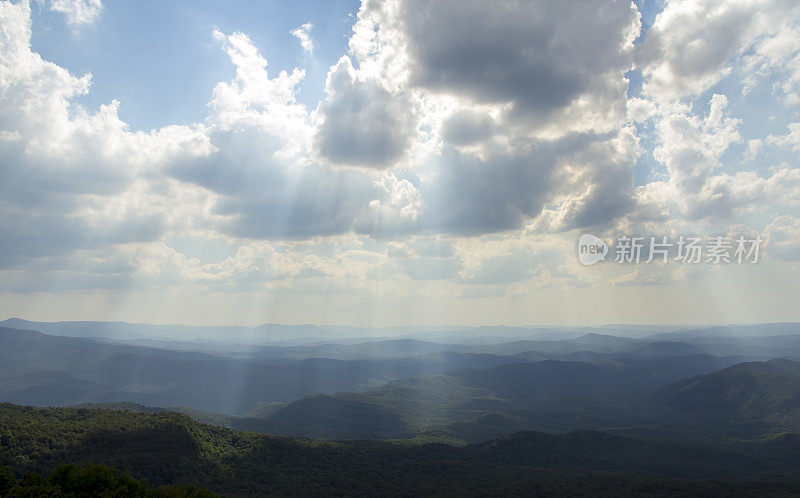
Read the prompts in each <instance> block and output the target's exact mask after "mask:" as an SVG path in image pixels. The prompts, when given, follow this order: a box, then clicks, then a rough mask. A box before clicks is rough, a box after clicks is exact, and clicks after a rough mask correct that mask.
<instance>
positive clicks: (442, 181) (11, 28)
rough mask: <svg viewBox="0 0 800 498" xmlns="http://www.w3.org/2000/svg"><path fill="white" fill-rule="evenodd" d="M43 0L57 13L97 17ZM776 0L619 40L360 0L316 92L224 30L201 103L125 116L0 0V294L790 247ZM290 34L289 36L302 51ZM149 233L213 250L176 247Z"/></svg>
mask: <svg viewBox="0 0 800 498" xmlns="http://www.w3.org/2000/svg"><path fill="white" fill-rule="evenodd" d="M51 5H52V8H53V10H57V11H59V12H62V13H64V14H65V16H66V17H67V22H68V24H69V25H70V26H73V27H74V26H79V25H82V24H86V23H89V22H92V21H93V20H94V19H96V18H97V16H98V15H99V13H100V12H101V9H102V5H101V4H100V2H99V1H91V0H81V1H72V2H70V1H66V0H57V1H54V2H53V3H52V4H51ZM799 9H800V8H799V7H797V6H796V5H794V3H792V2H782V1H774V2H773V1H771V2H761V3H760V5H756V4H754V3H752V2H746V1H739V0H731V1H728V2H703V1H699V0H679V1H675V2H668V3H667V4H666V5H665V7H664V10H663V12H662V13H661V14H659V15H658V16H657V18H656V20H655V24H654V25H653V26H650V27H649V28H648V29H647V30H646V31H645V33H644V34H643V35H642V36H641V38H640V39H639V40H638V41H637V42H636V43H637V45H634V40H637V37H639V34H640V28H641V26H640V16H639V13H638V12H637V10H636V8H635V6H634V5H632V4H631V3H629V2H605V1H599V0H598V1H596V2H595V1H590V2H588V3H586V4H583V5H582V6H581V8H575V7H574V6H573V5H567V4H564V3H539V2H527V1H508V2H502V3H487V2H478V1H474V2H472V1H466V2H464V1H459V2H455V1H449V0H444V1H425V0H408V1H405V2H401V1H397V0H380V1H379V0H369V1H366V2H364V4H363V5H362V6H361V9H360V10H359V13H358V17H357V20H356V23H355V25H354V26H353V32H352V36H351V37H350V40H349V44H348V52H347V53H346V54H342V55H341V57H340V58H339V59H338V61H337V62H336V63H335V64H334V65H333V66H331V67H330V68H329V70H328V72H327V78H326V81H325V87H324V96H323V98H322V100H321V101H320V102H319V103H315V104H313V105H308V104H306V103H303V102H300V101H298V98H297V93H298V87H299V86H300V85H301V84H302V83H303V82H304V80H305V78H306V73H305V71H304V70H303V69H301V68H295V69H292V70H287V71H273V70H272V69H271V66H270V65H269V61H268V58H267V55H269V54H267V53H264V54H262V52H261V51H260V50H259V47H257V46H256V45H255V44H254V43H253V41H252V40H251V38H250V37H248V36H247V34H245V33H241V32H237V31H233V32H222V31H218V30H215V31H214V32H213V33H212V35H211V36H212V38H213V40H214V41H215V43H216V44H217V46H218V47H219V49H221V50H222V51H224V52H225V54H227V56H228V57H229V58H230V61H231V63H232V65H233V68H234V70H235V73H234V74H233V75H232V76H223V77H220V82H219V83H217V84H216V85H215V86H214V87H213V88H210V89H209V93H210V95H209V99H208V106H207V109H208V111H207V115H206V116H205V118H204V119H202V120H200V121H199V122H196V123H193V124H191V125H185V126H184V125H172V126H165V127H162V128H160V129H157V130H152V131H149V132H136V131H131V129H130V127H129V126H128V125H127V124H126V123H125V122H124V121H123V120H122V119H121V117H120V103H119V102H118V101H115V100H111V101H109V102H107V103H105V104H104V105H102V106H99V107H98V108H95V109H86V108H84V107H82V106H81V105H79V102H80V97H82V96H85V95H86V94H87V93H88V92H89V91H90V88H91V82H92V75H91V74H89V73H87V74H72V73H70V72H69V71H67V70H66V69H65V68H63V67H60V66H58V65H57V64H55V63H53V62H49V61H46V60H44V59H42V57H41V56H40V55H39V54H37V53H35V52H34V51H33V50H32V49H31V43H30V39H31V15H30V8H29V6H28V3H26V2H20V3H11V2H7V1H0V26H2V29H0V214H2V216H0V220H2V221H0V230H1V231H2V232H3V233H4V234H6V235H5V236H4V237H3V239H2V240H0V272H2V273H0V275H2V278H0V280H2V282H3V285H4V286H5V287H2V289H6V290H7V289H14V288H16V289H25V291H26V292H29V291H34V290H41V289H42V288H44V287H46V286H47V285H51V286H52V287H53V288H54V289H63V290H68V289H71V290H79V289H90V288H97V289H100V288H102V289H118V288H126V287H127V288H132V287H136V286H139V287H146V286H159V285H161V286H165V287H170V286H180V285H192V286H196V287H197V288H199V289H203V292H210V291H212V290H222V291H225V290H231V289H237V290H242V289H246V290H253V289H269V291H270V292H273V293H276V294H277V293H281V294H285V295H297V294H312V293H313V294H326V295H334V294H337V293H342V294H349V295H357V294H361V293H363V294H365V295H392V296H397V295H408V294H414V295H415V296H416V297H417V298H418V297H419V296H420V295H428V296H436V297H439V296H442V295H448V296H482V295H493V296H504V295H510V294H514V293H519V294H526V293H528V292H529V291H530V289H532V288H542V287H543V286H551V285H552V286H554V287H557V286H582V285H589V284H597V283H598V282H603V281H606V280H607V281H611V282H614V283H617V284H634V285H639V284H642V283H665V284H668V283H669V282H670V281H671V280H672V279H674V278H677V277H676V273H674V272H673V273H669V272H662V271H660V270H657V269H648V270H640V269H636V270H635V271H633V272H630V268H628V269H625V273H624V274H620V273H619V272H617V273H616V274H614V273H613V270H612V269H610V268H608V267H607V268H601V269H598V268H599V267H596V268H595V269H594V270H591V271H588V270H586V269H585V268H582V267H580V266H579V265H578V263H577V262H576V261H575V258H574V257H572V256H574V252H573V245H574V240H573V239H574V238H575V237H574V235H575V233H576V231H577V229H581V230H587V231H593V232H597V233H599V234H605V235H609V236H610V235H612V234H613V233H614V231H615V230H616V231H619V230H636V231H638V233H655V232H654V231H655V230H659V229H663V230H664V231H666V232H669V233H670V234H672V233H677V231H679V230H693V231H696V232H707V231H709V230H717V231H718V232H719V233H726V230H727V229H728V227H729V226H730V225H731V224H732V223H733V222H736V223H740V222H743V221H742V220H740V219H739V218H747V220H746V221H747V223H748V224H749V225H752V226H754V227H755V229H756V230H762V231H763V233H765V234H766V235H765V236H766V237H769V240H770V244H771V245H772V247H774V248H775V251H776V252H775V255H776V256H775V260H788V261H793V260H795V259H796V258H795V257H794V253H795V252H796V247H794V245H793V244H792V243H791V241H792V240H795V239H796V238H797V237H796V232H797V219H798V218H800V200H798V199H800V196H798V195H797V192H798V191H800V164H798V162H797V158H796V152H797V150H798V143H800V141H799V140H798V135H800V127H799V126H800V125H798V123H796V121H797V119H795V117H793V114H792V112H794V107H792V106H796V105H797V103H798V102H800V99H798V98H797V95H798V92H800V86H798V82H800V69H799V68H800V62H798V61H800V55H798V54H800V43H798V41H797V40H798V39H800V37H798V36H797V29H798V28H797V26H798V23H797V19H798V18H800V10H799ZM311 29H312V26H311V25H310V24H309V23H307V24H304V25H302V26H300V27H299V28H297V29H295V30H292V31H291V33H292V35H294V36H295V37H297V38H298V40H300V43H301V46H302V47H303V49H304V50H305V51H306V52H307V53H309V54H310V53H312V52H313V50H314V48H315V45H314V42H313V40H312V39H311V37H310V32H311ZM317 48H319V47H317ZM305 59H306V60H307V58H305ZM634 65H635V66H636V68H638V70H639V71H641V74H642V78H643V85H642V88H641V91H639V90H637V88H636V85H631V86H630V88H629V81H628V77H629V75H630V73H628V71H629V70H631V68H632V67H634ZM626 74H628V76H626ZM729 77H730V78H729ZM320 83H321V82H320ZM723 83H724V84H723ZM754 95H756V96H757V98H758V99H760V100H757V101H756V103H757V104H759V105H760V104H761V103H762V100H763V99H768V98H772V99H773V100H774V101H775V102H777V103H778V104H777V106H779V108H778V110H777V111H776V112H775V114H777V116H775V117H773V118H772V119H771V120H770V121H769V124H764V123H761V125H759V123H758V121H757V119H756V120H755V121H751V120H752V119H754V118H753V116H754V115H757V117H758V113H757V112H753V108H752V107H748V105H749V104H748V103H749V102H750V101H749V100H748V99H751V98H753V96H754ZM773 108H774V107H773ZM773 108H770V109H773ZM783 108H788V109H789V110H788V111H786V112H785V113H783V114H781V113H780V109H783ZM759 109H761V107H759ZM759 112H761V113H762V114H765V113H766V112H767V111H759ZM764 119H765V120H766V119H767V118H766V117H765V118H764ZM765 158H766V159H765ZM773 159H774V161H773ZM643 170H644V171H643ZM187 234H188V235H187ZM175 235H179V236H183V235H187V238H189V239H191V238H200V239H204V238H208V237H212V238H214V239H215V240H217V239H218V240H223V241H225V244H226V245H227V246H229V247H230V248H231V250H230V254H228V255H226V256H225V257H222V258H220V260H219V261H214V262H208V261H199V260H197V259H195V258H191V257H188V256H186V255H184V254H182V253H181V252H180V251H177V250H175V249H174V248H172V247H170V246H169V245H168V244H166V243H165V242H164V240H166V239H168V238H170V237H172V236H175ZM606 266H610V265H606ZM53 269H58V271H61V272H66V273H62V274H60V275H61V276H60V277H57V276H56V275H55V274H54V273H52V270H53ZM595 270H596V271H595ZM592 272H594V273H592ZM48 275H49V276H50V277H51V278H50V279H48V278H45V277H47V276H48ZM37 282H38V283H37ZM69 282H72V284H70V283H69ZM43 286H44V287H43ZM465 288H469V289H470V290H465ZM411 289H413V291H412V290H411ZM425 293H427V294H425Z"/></svg>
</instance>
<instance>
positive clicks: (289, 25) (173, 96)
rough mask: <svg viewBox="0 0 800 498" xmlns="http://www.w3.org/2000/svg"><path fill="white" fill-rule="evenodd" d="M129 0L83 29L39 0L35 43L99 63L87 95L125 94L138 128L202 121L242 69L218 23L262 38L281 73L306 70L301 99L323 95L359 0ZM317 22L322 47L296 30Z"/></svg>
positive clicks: (102, 98) (90, 68)
mask: <svg viewBox="0 0 800 498" xmlns="http://www.w3.org/2000/svg"><path fill="white" fill-rule="evenodd" d="M220 7H221V5H220V3H219V2H213V1H188V0H185V1H177V2H158V1H153V0H145V1H134V0H130V1H128V0H120V1H114V2H107V3H105V4H104V5H103V11H102V17H101V19H100V21H99V22H96V23H93V24H91V25H89V26H83V27H81V28H80V30H78V31H76V30H73V29H71V28H70V27H68V26H67V25H66V24H65V23H64V19H63V16H62V15H61V14H59V13H58V12H53V11H51V10H49V9H48V8H47V5H46V3H40V4H36V3H34V4H33V11H32V18H33V33H32V37H31V45H32V48H33V50H34V51H36V52H38V53H40V54H41V55H42V57H44V58H45V59H47V60H51V61H53V62H55V63H57V64H59V65H60V66H62V67H65V68H67V69H69V70H70V71H71V72H72V73H74V74H83V73H86V72H91V73H92V75H93V78H92V80H93V83H92V90H91V92H90V93H89V94H88V95H86V96H83V97H81V98H80V99H79V100H78V101H79V102H81V103H82V104H83V105H84V106H86V107H88V108H96V107H98V106H99V105H101V104H105V103H108V102H110V101H111V100H112V99H117V100H119V101H120V103H121V106H120V113H119V114H120V117H121V118H122V119H123V120H124V121H125V122H127V123H128V124H130V126H131V128H132V129H134V130H150V129H152V128H160V127H162V126H165V125H167V124H175V123H179V124H189V123H192V122H195V121H202V119H203V118H205V115H206V113H207V110H206V107H205V104H206V103H207V102H208V100H209V97H210V92H211V89H212V88H213V87H214V84H216V83H217V82H218V81H220V80H221V79H225V78H227V77H228V75H230V74H231V73H232V71H233V70H234V67H233V65H232V64H231V62H230V59H229V58H228V57H227V56H226V55H225V54H224V53H223V52H222V51H220V50H219V47H218V46H217V45H215V44H214V43H213V39H212V37H211V32H212V31H213V29H215V28H216V29H219V30H221V31H223V32H232V31H242V32H245V33H248V36H250V38H251V39H252V41H253V43H254V44H255V45H256V46H258V47H260V48H261V50H262V52H263V54H264V55H265V57H267V58H268V60H269V71H270V72H271V73H275V74H277V73H278V72H280V71H282V70H287V71H291V70H292V69H293V68H295V67H302V68H304V69H305V70H306V74H307V77H306V80H305V81H304V83H303V84H302V85H300V87H299V88H298V93H297V97H298V100H300V101H301V102H304V103H306V104H308V105H315V104H316V103H317V102H318V101H319V100H320V99H321V98H322V97H323V92H324V87H325V75H326V74H327V71H328V68H329V67H330V66H331V65H333V64H334V63H335V62H336V61H337V60H338V59H339V57H341V55H342V54H343V53H345V52H346V50H347V40H348V37H349V34H350V30H351V26H352V24H353V23H354V22H355V15H356V14H357V13H358V7H359V2H358V1H341V0H330V1H326V0H320V1H311V0H301V1H298V2H292V5H291V8H289V6H287V4H286V2H280V1H259V2H251V1H246V0H232V1H230V2H225V5H224V9H223V8H220ZM307 22H310V23H312V24H313V25H314V28H313V36H314V39H315V41H316V42H317V47H316V50H315V51H314V54H313V56H312V55H308V54H306V53H304V51H303V49H302V48H301V47H300V44H299V42H298V40H297V38H295V37H294V36H292V35H291V34H290V31H291V30H293V29H295V28H297V27H298V26H300V25H302V24H304V23H307Z"/></svg>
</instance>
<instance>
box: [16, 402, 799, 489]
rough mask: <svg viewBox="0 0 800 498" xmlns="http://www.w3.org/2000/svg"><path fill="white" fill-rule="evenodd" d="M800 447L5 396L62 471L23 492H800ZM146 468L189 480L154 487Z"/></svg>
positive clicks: (51, 466)
mask: <svg viewBox="0 0 800 498" xmlns="http://www.w3.org/2000/svg"><path fill="white" fill-rule="evenodd" d="M798 455H800V441H798V438H796V437H794V438H792V437H787V438H783V439H781V440H780V441H771V442H769V443H766V442H765V443H763V444H761V445H759V446H758V451H754V450H753V451H751V450H747V449H739V450H733V449H727V448H700V447H685V446H680V445H675V444H668V443H659V442H647V441H643V440H638V439H633V438H628V437H619V436H614V435H611V434H608V433H602V432H591V431H587V432H576V433H570V434H564V435H548V434H542V433H536V432H522V433H517V434H513V435H511V436H508V437H505V438H501V439H496V440H492V441H489V442H486V443H481V444H476V445H468V446H464V447H454V446H449V445H446V444H422V445H410V444H394V443H389V442H381V441H361V442H358V441H356V442H347V443H344V442H332V441H320V440H306V439H293V438H287V437H276V436H266V435H262V434H255V433H248V432H240V431H234V430H230V429H226V428H221V427H213V426H208V425H203V424H199V423H197V422H195V421H193V420H192V419H191V418H189V417H188V416H185V415H180V414H176V413H155V414H152V413H131V412H125V411H112V410H103V409H84V408H49V409H39V408H30V407H22V406H17V405H10V404H1V405H0V463H2V464H3V465H7V466H8V467H10V468H12V469H13V470H14V472H15V473H16V475H17V476H18V477H19V476H22V475H23V474H24V473H25V472H36V473H38V474H42V475H45V474H50V477H48V478H44V477H39V478H33V477H30V475H31V474H28V476H29V477H23V478H22V480H21V481H19V482H17V483H16V484H15V487H9V486H6V488H5V489H6V491H5V492H6V493H8V490H9V489H16V491H13V493H16V495H20V494H22V495H24V494H25V491H24V490H25V487H26V486H27V487H29V488H30V489H40V490H44V489H50V488H48V487H52V488H53V489H56V488H57V487H59V486H60V488H59V489H60V491H58V492H63V493H64V494H65V495H70V493H72V494H73V495H75V496H86V495H92V493H88V494H87V493H84V492H82V491H70V489H76V488H74V487H73V488H70V487H69V486H73V485H72V484H68V485H67V487H66V488H64V487H63V485H62V484H60V483H71V482H78V483H80V482H88V483H91V482H104V483H107V484H108V486H109V489H110V490H111V491H113V490H117V491H114V492H113V493H110V494H107V495H108V496H147V493H150V495H153V496H158V494H153V493H172V494H169V496H187V494H188V495H189V496H193V495H192V494H191V493H195V495H197V496H202V495H201V494H200V493H201V492H199V491H195V490H192V489H191V488H188V487H186V486H194V487H202V488H207V489H211V490H213V491H215V492H219V493H221V494H223V495H231V496H247V495H264V494H273V495H311V494H314V495H364V494H373V495H374V494H394V495H397V494H400V495H402V494H406V495H422V494H424V495H487V494H531V493H534V494H536V493H541V494H548V495H552V494H556V495H557V494H565V495H574V494H593V495H597V494H600V495H602V494H607V495H612V494H613V495H615V496H620V495H625V494H655V495H664V496H667V495H670V496H708V495H710V494H717V493H720V492H725V493H726V494H733V495H737V494H738V495H753V496H755V495H761V496H763V495H765V494H773V495H776V496H786V495H792V494H798V493H800V475H798V474H797V470H796V469H793V463H792V462H796V461H797V459H798ZM64 464H80V465H89V464H94V465H97V464H102V465H107V466H110V467H113V468H117V469H121V470H123V471H127V472H129V473H130V476H132V477H130V476H128V475H127V474H118V473H116V472H115V471H113V470H109V469H108V468H106V467H100V468H98V467H81V466H78V467H76V466H70V467H63V466H62V465H64ZM6 474H7V472H6ZM65 476H66V477H65ZM98 476H99V477H98ZM138 479H146V480H147V482H148V483H150V484H151V485H153V486H164V485H175V484H181V485H183V486H181V487H175V488H165V489H161V490H159V489H148V488H146V487H144V484H143V483H140V482H139V481H137V480H138ZM737 479H741V480H737ZM20 483H22V484H20ZM137 483H138V484H137ZM36 486H39V487H40V488H36ZM54 493H56V492H55V491H54ZM126 493H127V494H126ZM136 493H139V494H136ZM180 493H184V494H180ZM39 494H41V493H38V492H32V493H28V494H27V495H28V496H31V495H34V496H35V495H39ZM45 494H47V493H45ZM56 494H57V493H56Z"/></svg>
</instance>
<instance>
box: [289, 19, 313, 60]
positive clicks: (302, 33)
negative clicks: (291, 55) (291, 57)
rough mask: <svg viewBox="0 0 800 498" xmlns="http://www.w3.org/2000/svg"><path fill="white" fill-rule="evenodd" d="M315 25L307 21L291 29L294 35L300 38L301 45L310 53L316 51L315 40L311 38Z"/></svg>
mask: <svg viewBox="0 0 800 498" xmlns="http://www.w3.org/2000/svg"><path fill="white" fill-rule="evenodd" d="M313 27H314V25H313V24H311V23H310V22H307V23H305V24H303V25H301V26H300V27H299V28H296V29H293V30H292V31H291V34H292V36H294V37H295V38H297V39H298V40H300V46H301V47H303V50H304V51H306V52H308V53H309V54H313V53H314V40H312V39H311V29H312V28H313Z"/></svg>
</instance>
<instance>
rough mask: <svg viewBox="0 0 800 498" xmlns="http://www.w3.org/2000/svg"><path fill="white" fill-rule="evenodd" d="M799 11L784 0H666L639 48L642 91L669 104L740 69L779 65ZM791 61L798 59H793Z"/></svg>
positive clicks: (702, 89)
mask: <svg viewBox="0 0 800 498" xmlns="http://www.w3.org/2000/svg"><path fill="white" fill-rule="evenodd" d="M799 12H800V9H798V6H797V5H796V4H795V3H794V2H784V1H768V2H750V1H749V0H729V1H726V2H714V1H708V0H677V1H672V2H668V3H667V4H666V6H665V8H664V10H663V12H661V13H660V14H658V16H657V17H656V20H655V23H654V24H653V26H652V27H651V28H650V29H649V30H648V32H647V36H646V37H645V39H644V41H643V42H642V45H641V51H640V54H639V64H638V65H639V66H640V68H641V70H642V74H643V75H644V78H645V83H644V93H645V94H646V95H649V96H651V97H653V98H656V99H658V100H671V99H676V98H680V97H682V96H684V95H696V94H698V93H700V92H702V91H704V90H705V89H707V88H710V87H711V86H712V85H714V84H715V83H717V82H718V81H719V80H720V79H722V78H723V77H725V76H726V75H728V74H731V73H732V72H733V71H734V70H736V69H737V68H739V67H743V68H748V66H750V67H749V69H753V68H754V67H755V66H761V68H760V70H761V71H764V70H765V69H766V67H765V65H766V64H767V63H768V62H770V63H772V64H775V63H779V62H781V60H782V59H784V58H786V56H788V55H789V54H790V53H792V50H789V51H788V53H785V52H786V50H785V49H786V45H785V43H783V42H784V41H788V40H789V39H791V36H792V33H794V34H795V35H796V26H795V27H791V26H792V24H793V21H792V20H793V19H796V17H797V15H798V13H799ZM795 39H796V38H795ZM779 40H780V41H779ZM794 45H795V48H794V53H795V54H796V53H797V52H796V50H797V46H796V44H794ZM780 52H784V53H782V54H781V55H778V54H779V53H780ZM743 57H744V59H745V60H747V61H749V62H748V63H747V64H744V63H742V62H743V60H742V58H743ZM792 60H793V64H797V63H798V61H799V60H798V59H797V58H796V55H795V57H793V58H792ZM795 69H797V66H796V67H795ZM797 77H798V76H796V75H795V76H793V78H797ZM745 79H749V80H751V81H752V78H745Z"/></svg>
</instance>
